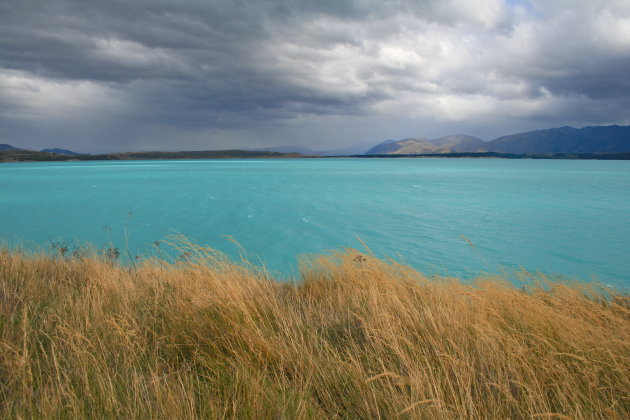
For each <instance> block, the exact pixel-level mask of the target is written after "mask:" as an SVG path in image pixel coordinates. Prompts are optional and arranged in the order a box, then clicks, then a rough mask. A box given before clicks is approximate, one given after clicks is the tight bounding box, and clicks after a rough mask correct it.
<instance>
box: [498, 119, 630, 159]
mask: <svg viewBox="0 0 630 420" xmlns="http://www.w3.org/2000/svg"><path fill="white" fill-rule="evenodd" d="M488 150H490V151H492V152H500V153H623V152H630V126H618V125H610V126H598V127H584V128H579V129H578V128H573V127H560V128H549V129H546V130H536V131H528V132H526V133H519V134H512V135H509V136H503V137H499V138H498V139H496V140H493V141H491V142H489V143H488Z"/></svg>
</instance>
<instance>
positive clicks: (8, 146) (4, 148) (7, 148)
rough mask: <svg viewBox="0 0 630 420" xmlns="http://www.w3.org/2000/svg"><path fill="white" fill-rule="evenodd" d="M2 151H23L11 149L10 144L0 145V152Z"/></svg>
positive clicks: (15, 148)
mask: <svg viewBox="0 0 630 420" xmlns="http://www.w3.org/2000/svg"><path fill="white" fill-rule="evenodd" d="M4 150H23V149H20V148H17V147H13V146H11V145H10V144H0V151H4Z"/></svg>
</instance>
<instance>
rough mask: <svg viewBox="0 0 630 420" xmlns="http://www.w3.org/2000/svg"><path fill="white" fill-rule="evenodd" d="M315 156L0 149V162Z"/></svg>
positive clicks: (235, 151) (264, 152)
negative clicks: (97, 152) (70, 152)
mask: <svg viewBox="0 0 630 420" xmlns="http://www.w3.org/2000/svg"><path fill="white" fill-rule="evenodd" d="M304 157H316V156H308V155H301V154H299V153H278V152H267V151H248V150H204V151H187V152H130V153H106V154H100V155H63V154H60V153H50V152H38V151H34V150H5V151H0V162H47V161H77V160H80V161H89V160H157V159H277V158H304Z"/></svg>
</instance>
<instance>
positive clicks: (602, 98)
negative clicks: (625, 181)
mask: <svg viewBox="0 0 630 420" xmlns="http://www.w3.org/2000/svg"><path fill="white" fill-rule="evenodd" d="M615 123H616V124H630V1H628V0H392V1H387V0H352V1H350V0H345V1H344V0H302V1H300V0H251V1H250V0H177V1H176V0H170V1H168V0H161V1H156V0H133V1H131V0H108V1H101V0H98V1H97V0H44V1H38V0H18V1H16V0H0V143H9V144H12V145H14V146H18V147H25V148H38V149H39V148H44V147H63V148H69V149H72V150H76V151H79V152H107V151H135V150H204V149H223V148H246V147H265V146H274V145H282V144H301V145H306V146H308V147H311V148H313V149H329V148H338V147H343V146H347V145H350V144H355V143H363V144H365V145H366V148H367V146H371V145H373V144H375V143H378V142H380V141H382V140H384V139H389V138H392V139H401V138H405V137H438V136H442V135H447V134H456V133H466V134H471V135H476V136H479V137H481V138H483V139H484V140H491V139H493V138H495V137H498V136H500V135H503V134H510V133H514V132H520V131H527V130H530V129H538V128H546V127H556V126H563V125H573V126H577V127H581V126H584V125H604V124H615Z"/></svg>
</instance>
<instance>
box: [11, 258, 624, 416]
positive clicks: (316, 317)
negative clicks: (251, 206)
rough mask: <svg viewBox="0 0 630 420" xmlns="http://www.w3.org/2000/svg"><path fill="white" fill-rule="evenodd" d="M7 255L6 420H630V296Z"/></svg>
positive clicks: (220, 264) (391, 274)
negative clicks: (284, 278) (292, 279)
mask: <svg viewBox="0 0 630 420" xmlns="http://www.w3.org/2000/svg"><path fill="white" fill-rule="evenodd" d="M190 248H191V249H190V250H189V254H187V255H188V256H189V258H188V261H187V262H186V263H177V264H166V263H164V262H159V261H147V262H143V263H142V264H140V265H138V266H137V267H134V268H128V267H122V266H118V265H115V264H111V263H110V262H108V261H106V260H104V259H99V258H96V257H90V258H61V257H57V258H54V257H50V256H44V255H39V256H26V255H23V254H20V253H18V252H10V251H7V250H6V249H5V250H0V416H1V417H3V418H42V417H43V418H84V417H94V418H174V419H187V418H257V419H259V418H260V419H262V418H296V419H300V418H317V419H321V418H353V419H354V418H357V419H373V418H427V419H434V418H435V419H442V418H446V419H452V418H474V419H478V418H556V419H565V418H575V419H577V418H583V419H628V418H630V375H629V372H630V306H629V305H628V301H627V296H623V295H614V294H611V292H610V291H604V292H597V291H595V290H593V289H590V288H587V287H581V286H577V285H573V286H566V285H560V284H552V283H546V284H545V283H544V282H543V284H542V286H537V287H533V286H532V287H528V288H526V289H523V288H516V287H514V286H511V285H510V284H509V283H507V282H506V281H502V280H501V279H498V278H497V279H492V278H486V279H482V280H479V281H478V282H477V283H476V284H475V285H466V284H462V283H461V282H459V281H457V280H455V279H427V278H425V277H423V276H422V275H421V274H419V273H418V272H416V271H414V270H412V269H410V268H408V267H404V266H400V265H397V264H394V263H388V262H383V261H380V260H378V259H375V258H372V257H367V256H361V257H357V255H358V253H357V251H352V250H347V251H344V252H341V253H339V254H336V255H329V256H322V257H319V258H313V259H312V260H311V261H309V262H305V263H304V264H303V265H302V267H301V276H302V278H301V279H300V281H299V282H296V283H292V284H287V283H286V282H285V283H281V282H277V281H274V279H272V278H269V276H268V275H266V274H265V273H264V272H263V271H260V270H257V269H256V268H255V267H251V266H248V265H247V264H233V263H231V262H229V261H228V260H226V259H225V258H224V257H222V256H221V255H219V254H216V253H214V252H212V251H210V250H205V249H201V248H196V247H194V246H192V245H191V246H190Z"/></svg>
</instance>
